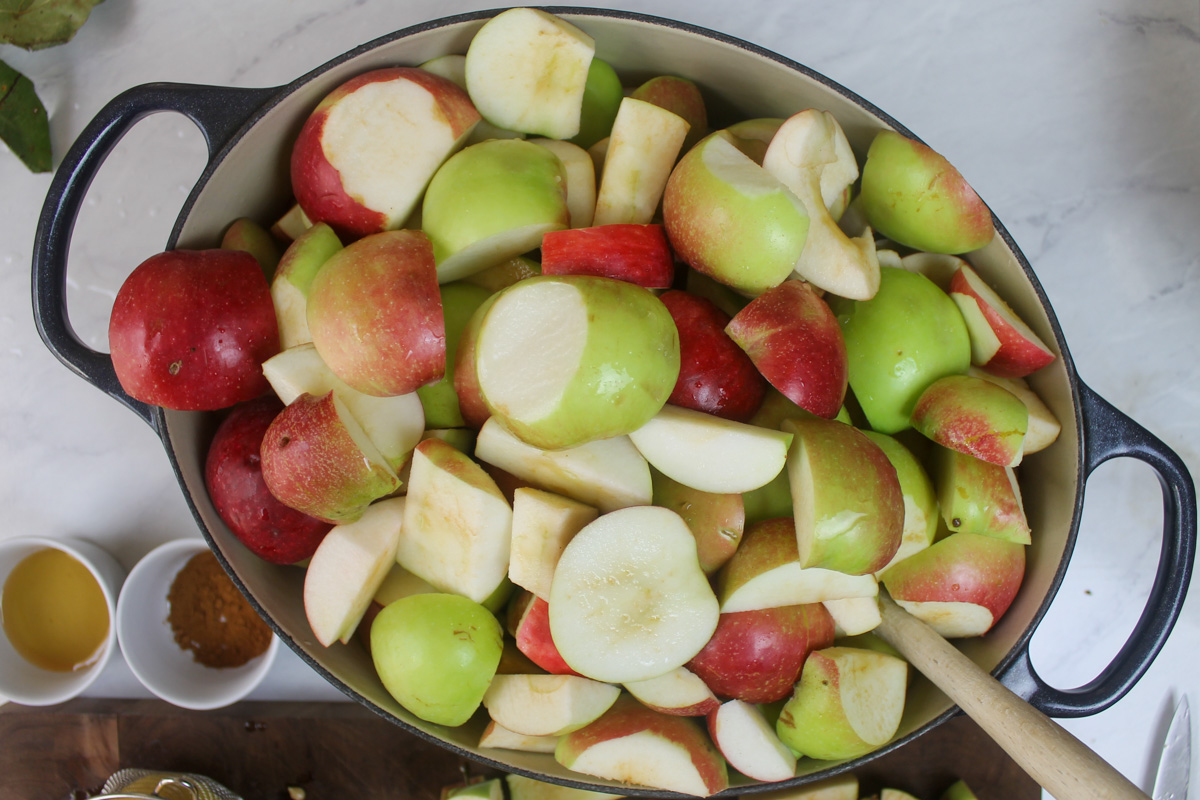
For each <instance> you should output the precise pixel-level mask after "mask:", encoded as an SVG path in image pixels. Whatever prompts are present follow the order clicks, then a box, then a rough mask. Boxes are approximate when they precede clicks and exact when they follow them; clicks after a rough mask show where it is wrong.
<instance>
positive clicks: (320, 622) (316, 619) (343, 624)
mask: <svg viewBox="0 0 1200 800" xmlns="http://www.w3.org/2000/svg"><path fill="white" fill-rule="evenodd" d="M404 505H405V499H404V498H403V497H394V498H390V499H387V500H380V501H379V502H378V503H375V504H374V505H372V506H371V507H370V508H368V509H367V510H366V512H364V513H363V515H362V516H361V517H360V518H359V519H358V520H356V521H354V522H348V523H345V524H342V525H335V526H334V527H333V528H332V529H331V530H330V531H329V533H327V534H326V535H325V538H324V539H322V540H321V544H320V545H318V546H317V550H316V552H315V553H313V555H312V558H311V559H310V560H309V562H308V568H307V569H306V570H305V572H304V614H305V616H306V617H307V618H308V624H309V627H311V628H312V632H313V635H314V636H316V637H317V641H318V642H320V643H321V644H322V645H323V646H325V647H329V646H330V645H332V644H333V643H334V642H337V641H341V642H342V643H346V642H348V641H350V637H351V636H352V635H354V630H355V628H357V627H358V623H359V620H361V619H362V617H363V614H364V613H366V610H367V606H368V605H370V603H371V598H372V596H373V595H374V594H375V592H376V591H377V590H378V589H379V586H380V585H381V584H382V583H383V580H384V578H385V577H386V576H387V574H388V570H389V569H390V568H391V566H392V565H393V564H395V563H396V546H397V544H398V543H399V541H400V528H401V526H402V524H403V520H404Z"/></svg>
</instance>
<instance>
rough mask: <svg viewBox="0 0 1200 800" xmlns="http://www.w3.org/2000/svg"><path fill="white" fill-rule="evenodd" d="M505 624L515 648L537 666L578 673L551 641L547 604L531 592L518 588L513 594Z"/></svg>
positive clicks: (556, 673) (573, 673) (560, 672)
mask: <svg viewBox="0 0 1200 800" xmlns="http://www.w3.org/2000/svg"><path fill="white" fill-rule="evenodd" d="M507 627H508V631H509V633H511V634H512V637H513V640H514V641H515V642H516V645H517V649H518V650H520V651H521V653H522V654H523V655H524V656H525V657H526V658H528V659H529V660H530V661H531V662H533V663H534V664H535V665H536V666H537V667H540V668H541V669H544V670H546V672H549V673H551V674H552V675H578V674H579V673H577V672H576V671H575V670H573V669H571V667H570V666H569V665H568V664H567V662H566V661H564V660H563V657H562V654H561V653H560V652H558V647H557V646H556V645H555V644H554V637H553V636H551V634H550V606H549V604H547V602H546V601H545V600H543V599H542V598H540V597H538V596H537V595H536V594H534V593H533V592H530V591H521V592H518V593H517V594H516V595H514V596H513V598H512V600H511V601H510V602H509V605H508V615H507ZM530 671H531V672H533V671H535V670H530Z"/></svg>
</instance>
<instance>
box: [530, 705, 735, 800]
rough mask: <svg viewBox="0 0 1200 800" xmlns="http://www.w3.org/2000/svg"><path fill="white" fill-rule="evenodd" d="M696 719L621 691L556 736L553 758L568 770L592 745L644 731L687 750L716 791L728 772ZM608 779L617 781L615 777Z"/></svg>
mask: <svg viewBox="0 0 1200 800" xmlns="http://www.w3.org/2000/svg"><path fill="white" fill-rule="evenodd" d="M696 719H697V718H694V717H681V716H678V715H675V714H663V713H661V712H659V711H655V710H654V709H652V708H649V707H647V706H644V705H642V704H641V703H640V702H638V701H637V700H636V699H634V698H633V696H631V695H629V694H622V695H621V696H620V697H618V698H617V702H615V703H613V704H612V706H611V707H610V708H609V709H608V711H605V712H604V713H603V714H601V715H600V717H599V719H596V720H595V721H593V722H591V723H589V724H587V725H585V726H583V727H582V728H580V729H579V730H577V731H573V732H571V733H568V734H565V735H564V736H563V737H562V738H561V739H559V741H558V748H557V749H556V750H555V753H554V758H555V760H557V761H558V762H559V763H560V764H562V765H564V766H566V767H567V768H568V769H570V764H571V763H572V762H573V761H574V760H575V758H576V757H577V756H578V755H579V754H580V753H581V752H583V751H584V750H586V749H587V748H588V747H591V746H592V745H594V744H599V743H601V742H606V741H609V740H612V739H619V738H621V737H623V736H631V735H633V734H635V733H639V732H641V731H648V732H650V733H653V734H656V735H658V736H660V737H662V738H663V739H666V740H668V741H671V742H675V743H677V744H679V745H681V746H682V747H684V748H685V749H686V750H687V751H688V752H689V753H691V756H692V763H693V764H694V765H695V766H696V769H697V771H698V772H699V773H700V775H701V777H702V779H703V780H704V784H705V786H706V787H707V788H708V789H709V792H710V794H716V793H717V792H721V791H724V790H725V789H726V788H728V787H729V773H728V771H727V768H726V766H725V758H724V757H723V756H722V755H721V753H720V752H719V751H718V750H717V748H716V746H715V745H714V744H713V743H712V740H711V739H709V737H708V733H707V732H706V730H705V728H704V726H703V725H702V724H701V723H699V722H697V721H696ZM612 779H613V780H621V778H620V777H617V776H613V777H612Z"/></svg>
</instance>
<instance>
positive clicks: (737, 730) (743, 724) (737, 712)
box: [708, 700, 796, 783]
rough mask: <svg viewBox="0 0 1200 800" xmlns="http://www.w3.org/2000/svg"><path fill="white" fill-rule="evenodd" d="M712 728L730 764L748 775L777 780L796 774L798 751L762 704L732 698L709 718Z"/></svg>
mask: <svg viewBox="0 0 1200 800" xmlns="http://www.w3.org/2000/svg"><path fill="white" fill-rule="evenodd" d="M708 731H709V734H710V735H711V736H712V738H713V742H714V743H715V744H716V745H717V749H718V750H720V751H721V755H723V756H725V761H726V762H728V764H729V766H731V767H733V768H734V769H736V770H737V771H738V772H740V773H742V774H743V775H745V776H746V777H747V778H751V779H753V780H756V781H763V782H766V783H775V782H777V781H783V780H787V779H788V778H792V777H795V775H796V754H795V753H793V752H792V751H791V750H789V749H788V747H787V745H785V744H784V743H783V742H781V741H780V740H779V736H778V735H777V734H776V733H775V730H774V728H773V727H772V725H771V723H769V722H768V721H767V718H766V717H765V716H764V715H763V713H762V711H760V710H759V708H758V706H755V705H752V704H750V703H746V702H744V701H742V700H730V701H728V702H727V703H724V704H722V705H721V707H720V709H718V710H717V712H716V713H715V714H713V715H712V716H711V717H709V719H708Z"/></svg>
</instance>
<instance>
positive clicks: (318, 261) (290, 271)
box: [271, 222, 342, 350]
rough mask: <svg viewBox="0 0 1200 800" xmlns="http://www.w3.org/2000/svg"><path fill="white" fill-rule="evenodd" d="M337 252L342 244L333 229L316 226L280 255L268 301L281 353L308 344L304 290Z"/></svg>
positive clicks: (300, 235)
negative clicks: (271, 308)
mask: <svg viewBox="0 0 1200 800" xmlns="http://www.w3.org/2000/svg"><path fill="white" fill-rule="evenodd" d="M341 249H342V241H341V239H339V238H338V235H337V234H336V233H334V232H333V228H331V227H329V226H328V225H326V224H325V223H324V222H320V223H317V224H316V225H313V226H312V227H309V228H306V229H305V230H303V231H302V232H300V234H299V236H298V237H297V238H296V240H295V241H293V242H292V243H291V244H290V245H288V248H287V250H285V251H283V256H281V257H280V259H279V264H278V266H277V267H276V268H275V275H274V277H273V278H272V279H271V300H272V302H273V303H274V304H275V317H276V319H277V320H278V321H279V346H280V347H282V348H283V349H284V350H287V349H288V348H290V347H295V346H296V345H298V344H303V343H305V342H311V341H312V334H310V333H309V330H308V290H309V288H311V286H312V281H313V278H315V277H316V275H317V270H319V269H320V268H321V267H323V266H324V265H325V262H326V261H328V260H329V259H330V257H331V256H333V254H334V253H336V252H337V251H339V250H341Z"/></svg>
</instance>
